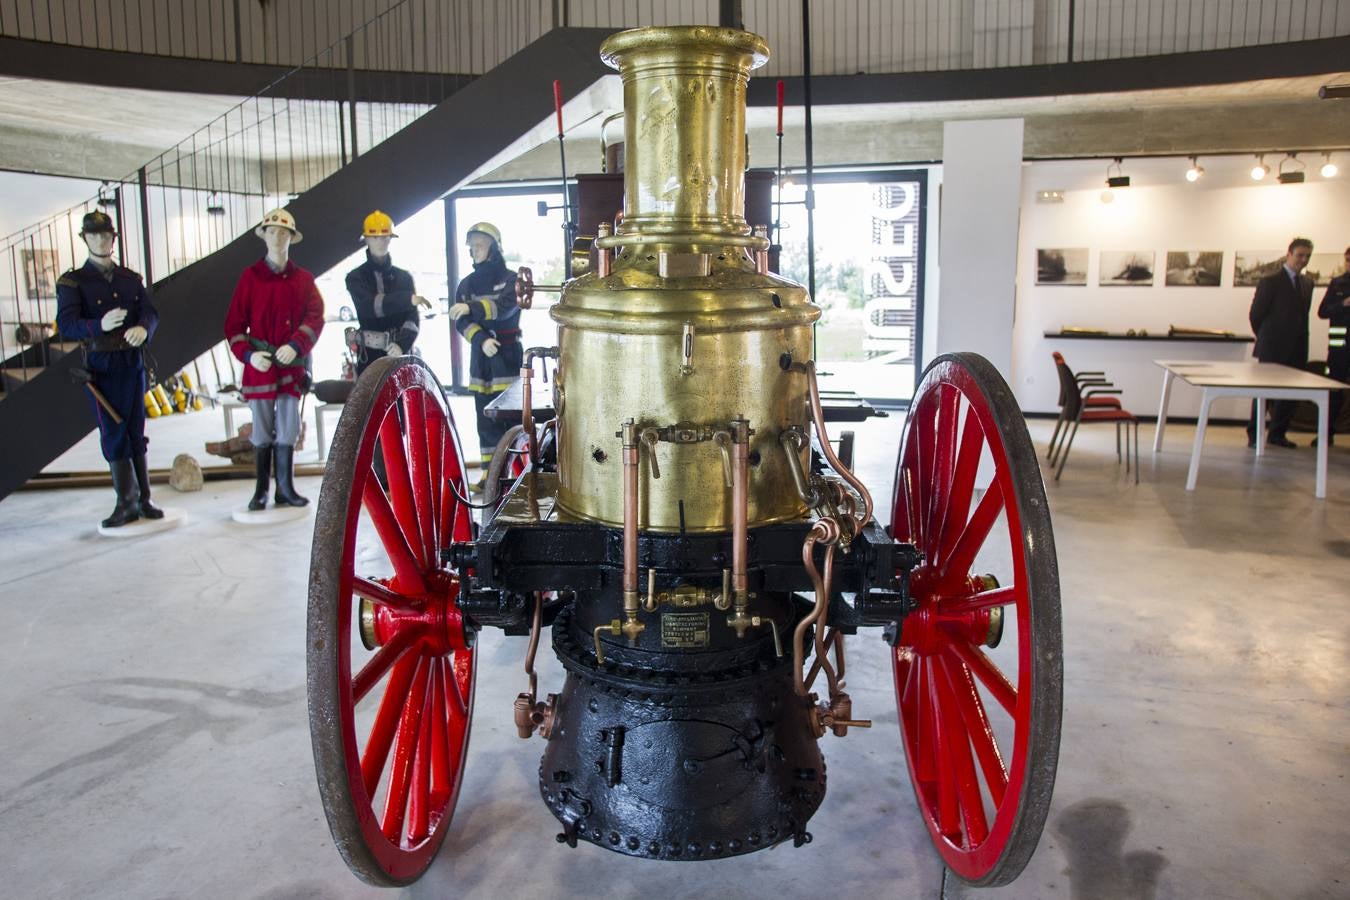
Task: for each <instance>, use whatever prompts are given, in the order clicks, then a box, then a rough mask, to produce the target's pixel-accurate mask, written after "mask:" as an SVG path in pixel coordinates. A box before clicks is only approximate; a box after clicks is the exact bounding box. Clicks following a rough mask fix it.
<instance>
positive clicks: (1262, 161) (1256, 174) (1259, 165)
mask: <svg viewBox="0 0 1350 900" xmlns="http://www.w3.org/2000/svg"><path fill="white" fill-rule="evenodd" d="M1269 174H1270V169H1268V168H1266V158H1265V156H1264V155H1262V156H1258V157H1256V165H1254V166H1252V181H1261V180H1263V179H1264V178H1265V177H1266V176H1267V175H1269Z"/></svg>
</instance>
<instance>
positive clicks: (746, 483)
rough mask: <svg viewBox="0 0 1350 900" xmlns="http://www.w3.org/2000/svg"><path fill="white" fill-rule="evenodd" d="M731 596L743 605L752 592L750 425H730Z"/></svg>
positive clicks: (738, 423) (744, 422)
mask: <svg viewBox="0 0 1350 900" xmlns="http://www.w3.org/2000/svg"><path fill="white" fill-rule="evenodd" d="M731 435H732V445H731V593H732V595H733V596H734V597H735V598H736V600H737V602H738V603H741V602H744V598H745V595H746V593H747V592H748V591H749V589H750V585H749V577H748V575H747V569H746V556H747V555H748V548H749V531H748V525H747V520H748V518H749V506H750V423H748V422H747V421H746V420H745V419H737V420H735V421H734V422H732V423H731Z"/></svg>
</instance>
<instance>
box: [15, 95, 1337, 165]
mask: <svg viewBox="0 0 1350 900" xmlns="http://www.w3.org/2000/svg"><path fill="white" fill-rule="evenodd" d="M613 80H615V81H617V78H615V79H613ZM1345 81H1350V73H1339V74H1332V75H1324V76H1316V77H1302V78H1284V79H1268V80H1262V81H1249V82H1242V83H1235V84H1225V85H1216V86H1209V87H1201V88H1170V89H1163V90H1145V91H1130V92H1123V93H1113V94H1074V95H1066V96H1048V97H1029V98H1018V99H1001V100H960V101H943V102H931V103H905V102H903V101H902V100H899V99H897V101H896V102H893V103H875V104H867V105H838V106H821V107H817V108H816V109H815V110H814V111H813V124H814V131H815V148H814V149H815V161H816V164H817V165H820V166H829V165H847V164H863V165H867V164H879V163H896V162H922V161H930V160H937V159H940V158H941V155H942V123H943V122H944V121H947V120H952V119H980V118H1005V117H1021V118H1023V119H1025V120H1026V128H1025V135H1026V138H1025V140H1026V143H1025V148H1026V155H1027V156H1028V157H1029V158H1051V157H1100V156H1116V155H1120V156H1143V155H1156V154H1191V153H1214V152H1244V151H1245V152H1257V151H1277V150H1314V149H1326V148H1346V147H1350V101H1345V100H1342V101H1334V100H1332V101H1323V100H1318V99H1317V88H1318V87H1320V86H1321V85H1323V84H1326V83H1328V82H1345ZM238 103H239V98H236V97H228V96H218V95H201V94H180V93H173V92H167V91H146V90H136V89H130V88H110V87H99V86H87V85H75V84H63V83H58V82H51V81H41V80H36V79H24V78H15V79H0V168H4V169H11V170H17V171H34V172H42V173H45V174H58V175H72V176H79V177H90V178H116V177H120V176H122V175H125V174H126V173H128V172H131V171H134V170H135V169H136V168H138V167H139V166H140V165H142V164H144V163H145V162H146V161H148V160H149V159H151V158H153V157H154V156H156V155H157V154H159V153H160V152H162V151H163V150H165V149H166V148H168V147H170V146H172V145H173V144H175V143H176V142H178V141H180V140H183V139H185V138H188V137H189V136H190V135H191V134H192V133H193V132H194V131H195V130H197V129H199V128H201V127H203V126H205V125H206V124H207V123H208V122H211V121H214V120H215V119H217V118H219V117H220V116H221V115H223V114H224V113H225V112H226V111H227V110H230V109H232V108H233V107H234V106H235V105H236V104H238ZM326 106H327V107H330V108H331V107H332V104H331V103H330V104H326ZM601 118H602V117H601V116H597V117H594V118H591V119H589V120H587V121H585V122H580V123H578V124H576V125H575V126H574V127H570V128H569V136H568V162H569V164H570V165H569V168H571V169H573V170H574V171H598V168H599V160H600V151H599V133H600V119H601ZM773 119H774V111H773V110H772V109H771V108H765V107H753V108H751V109H750V110H749V111H748V113H747V130H748V132H749V135H750V156H751V164H752V165H754V166H769V165H772V163H773V160H774V158H775V155H776V145H775V140H774V135H773V128H774V124H773ZM785 120H786V122H785V131H786V132H787V137H786V138H785V140H784V162H785V164H787V165H789V166H799V165H801V164H802V163H803V162H804V159H803V145H802V140H801V134H802V129H803V124H802V120H803V115H802V110H801V109H800V108H799V107H798V108H789V109H788V110H787V112H786V115H785ZM611 132H612V133H613V132H615V129H613V128H612V129H611ZM310 149H311V150H312V151H314V152H316V153H332V152H335V150H336V148H335V147H327V146H326V145H325V144H324V143H323V142H322V141H319V140H316V141H315V142H314V143H312V144H311V145H310ZM556 176H557V149H556V146H550V145H545V146H541V147H539V148H537V149H535V150H533V151H531V152H529V153H526V154H525V155H523V156H521V157H519V158H517V159H515V160H512V161H511V162H508V163H506V164H505V165H502V166H501V167H499V168H497V169H496V170H494V171H492V172H491V173H489V174H488V175H487V176H485V178H484V180H514V179H532V178H553V177H556Z"/></svg>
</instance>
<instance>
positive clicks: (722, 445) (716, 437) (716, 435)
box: [712, 431, 736, 488]
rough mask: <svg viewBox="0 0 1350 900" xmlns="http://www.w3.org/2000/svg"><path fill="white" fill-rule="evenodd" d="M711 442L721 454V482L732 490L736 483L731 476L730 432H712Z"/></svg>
mask: <svg viewBox="0 0 1350 900" xmlns="http://www.w3.org/2000/svg"><path fill="white" fill-rule="evenodd" d="M712 442H713V444H714V445H716V447H717V449H718V450H720V451H721V453H722V480H723V481H725V482H726V485H727V487H729V488H734V487H735V486H736V481H735V478H734V476H733V475H732V474H731V470H732V462H731V432H729V431H715V432H713V436H712Z"/></svg>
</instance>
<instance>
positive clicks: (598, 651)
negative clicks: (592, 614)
mask: <svg viewBox="0 0 1350 900" xmlns="http://www.w3.org/2000/svg"><path fill="white" fill-rule="evenodd" d="M606 631H608V632H609V633H610V634H612V635H614V636H615V637H618V636H619V635H620V634H622V633H623V625H622V624H620V622H619V620H618V619H613V620H611V621H610V622H609V623H607V624H605V625H597V626H595V629H594V630H593V631H592V632H591V640H592V641H594V642H595V662H596V665H600V666H603V665H604V664H605V648H604V646H603V645H601V643H600V635H601V634H602V633H604V632H606Z"/></svg>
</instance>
